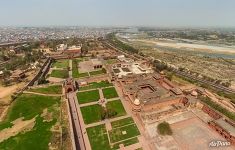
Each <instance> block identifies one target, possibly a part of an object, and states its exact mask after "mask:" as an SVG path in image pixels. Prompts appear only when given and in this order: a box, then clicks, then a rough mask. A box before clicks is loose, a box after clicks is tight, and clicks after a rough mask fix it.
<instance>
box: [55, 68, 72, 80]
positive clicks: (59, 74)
mask: <svg viewBox="0 0 235 150" xmlns="http://www.w3.org/2000/svg"><path fill="white" fill-rule="evenodd" d="M50 77H55V78H63V79H65V78H68V77H69V72H68V70H52V72H51V74H50Z"/></svg>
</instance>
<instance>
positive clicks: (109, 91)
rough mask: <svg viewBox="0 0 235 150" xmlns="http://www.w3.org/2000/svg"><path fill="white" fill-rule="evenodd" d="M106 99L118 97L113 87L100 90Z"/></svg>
mask: <svg viewBox="0 0 235 150" xmlns="http://www.w3.org/2000/svg"><path fill="white" fill-rule="evenodd" d="M102 91H103V94H104V97H105V98H106V99H110V98H115V97H118V94H117V91H116V89H115V88H114V87H111V88H105V89H102Z"/></svg>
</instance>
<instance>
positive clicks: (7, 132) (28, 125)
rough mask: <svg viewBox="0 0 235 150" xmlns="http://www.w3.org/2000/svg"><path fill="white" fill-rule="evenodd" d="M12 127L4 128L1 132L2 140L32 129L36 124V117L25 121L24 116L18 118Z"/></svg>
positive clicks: (0, 138) (0, 140)
mask: <svg viewBox="0 0 235 150" xmlns="http://www.w3.org/2000/svg"><path fill="white" fill-rule="evenodd" d="M12 123H13V126H12V127H11V128H6V129H3V130H2V131H1V132H0V142H2V141H4V140H6V139H8V138H10V137H12V136H15V135H17V134H18V133H20V132H27V131H30V130H31V129H32V128H33V127H34V125H35V118H33V119H30V120H25V121H23V118H18V119H16V120H15V121H13V122H12Z"/></svg>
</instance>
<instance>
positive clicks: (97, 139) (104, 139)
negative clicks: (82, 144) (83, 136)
mask: <svg viewBox="0 0 235 150" xmlns="http://www.w3.org/2000/svg"><path fill="white" fill-rule="evenodd" d="M86 130H87V135H88V138H89V141H90V144H91V149H92V150H111V148H110V145H109V141H108V135H107V131H106V129H105V126H104V125H98V126H95V127H90V128H87V129H86Z"/></svg>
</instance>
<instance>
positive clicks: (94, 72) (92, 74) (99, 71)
mask: <svg viewBox="0 0 235 150" xmlns="http://www.w3.org/2000/svg"><path fill="white" fill-rule="evenodd" d="M89 73H90V75H91V76H94V75H99V74H105V73H106V70H105V69H104V68H102V69H101V70H97V71H92V72H89Z"/></svg>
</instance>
